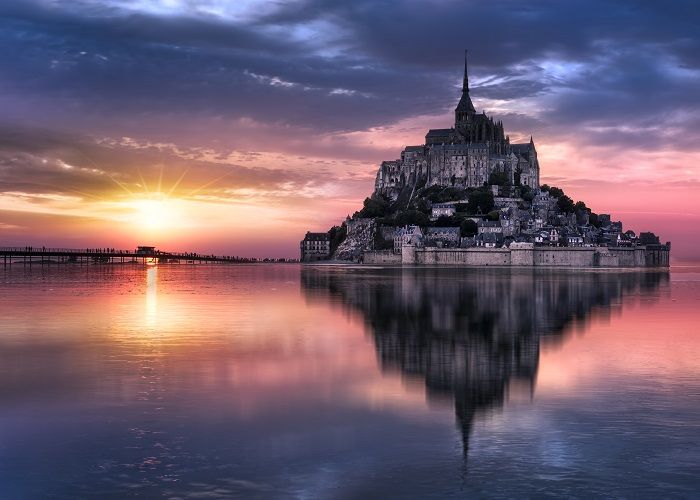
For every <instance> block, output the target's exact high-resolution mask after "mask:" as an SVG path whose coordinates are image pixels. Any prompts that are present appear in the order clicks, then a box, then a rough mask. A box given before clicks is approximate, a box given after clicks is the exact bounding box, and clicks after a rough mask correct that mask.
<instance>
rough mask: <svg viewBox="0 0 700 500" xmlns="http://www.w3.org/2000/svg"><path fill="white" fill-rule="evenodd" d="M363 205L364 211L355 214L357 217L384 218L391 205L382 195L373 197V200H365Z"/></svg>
mask: <svg viewBox="0 0 700 500" xmlns="http://www.w3.org/2000/svg"><path fill="white" fill-rule="evenodd" d="M363 205H364V206H363V208H362V210H360V211H359V212H356V213H355V216H356V217H362V218H365V217H366V218H374V217H383V216H384V215H386V213H387V211H388V209H389V203H388V202H387V201H386V199H385V198H384V197H383V196H381V195H372V197H371V198H365V201H364V204H363Z"/></svg>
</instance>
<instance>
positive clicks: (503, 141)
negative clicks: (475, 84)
mask: <svg viewBox="0 0 700 500" xmlns="http://www.w3.org/2000/svg"><path fill="white" fill-rule="evenodd" d="M454 113H455V115H454V116H455V122H454V126H453V127H451V128H444V129H431V130H429V131H428V133H427V134H426V136H425V143H424V144H422V145H419V146H408V147H406V148H405V149H404V150H403V151H402V152H401V157H400V159H397V160H390V161H384V162H382V164H381V165H380V167H379V170H378V172H377V177H376V180H375V191H376V192H377V193H381V194H384V195H386V196H388V197H389V198H391V199H396V198H397V197H398V196H399V194H400V193H401V191H402V190H404V189H413V188H414V187H415V186H416V185H417V184H419V183H420V184H423V183H425V185H426V186H434V185H438V186H453V187H461V188H473V187H480V186H483V185H484V184H485V183H488V181H489V178H490V176H491V174H492V173H494V172H500V173H503V174H505V175H506V176H507V178H508V180H509V181H510V182H511V184H514V185H517V184H522V185H526V186H529V187H531V188H533V189H536V188H538V187H539V184H540V167H539V162H538V161H537V150H536V149H535V143H534V141H533V140H532V137H530V141H529V142H528V143H524V144H511V143H510V138H509V137H508V136H507V135H505V132H504V128H503V123H502V122H501V121H495V120H494V119H493V118H492V117H489V116H487V115H486V112H485V111H484V112H482V113H477V112H476V109H475V108H474V104H473V103H472V100H471V97H470V94H469V77H468V74H467V58H466V53H465V58H464V80H463V83H462V96H461V98H460V100H459V103H458V104H457V107H456V108H455V111H454Z"/></svg>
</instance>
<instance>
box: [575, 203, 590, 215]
mask: <svg viewBox="0 0 700 500" xmlns="http://www.w3.org/2000/svg"><path fill="white" fill-rule="evenodd" d="M575 206H576V211H577V212H588V211H589V210H588V207H587V206H586V204H585V203H584V202H582V201H577V202H576V205H575Z"/></svg>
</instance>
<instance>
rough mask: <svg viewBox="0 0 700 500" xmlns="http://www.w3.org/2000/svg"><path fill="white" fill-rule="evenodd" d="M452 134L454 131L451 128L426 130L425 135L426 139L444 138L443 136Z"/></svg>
mask: <svg viewBox="0 0 700 500" xmlns="http://www.w3.org/2000/svg"><path fill="white" fill-rule="evenodd" d="M452 132H454V129H451V128H431V129H430V130H428V133H427V134H425V136H426V137H435V136H444V135H450V134H451V133H452Z"/></svg>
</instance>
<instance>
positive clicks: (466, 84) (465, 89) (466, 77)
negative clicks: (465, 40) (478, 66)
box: [462, 49, 469, 92]
mask: <svg viewBox="0 0 700 500" xmlns="http://www.w3.org/2000/svg"><path fill="white" fill-rule="evenodd" d="M462 92H469V73H468V72H467V49H464V81H463V82H462Z"/></svg>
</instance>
